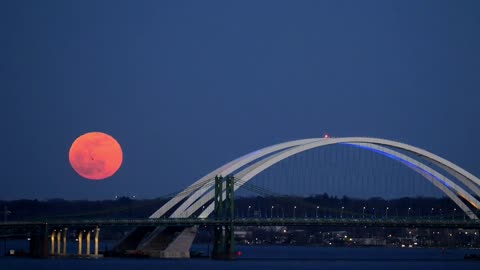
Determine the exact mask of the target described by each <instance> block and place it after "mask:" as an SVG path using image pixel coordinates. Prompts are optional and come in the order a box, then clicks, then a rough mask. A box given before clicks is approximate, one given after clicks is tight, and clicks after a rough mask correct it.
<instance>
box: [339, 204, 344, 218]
mask: <svg viewBox="0 0 480 270" xmlns="http://www.w3.org/2000/svg"><path fill="white" fill-rule="evenodd" d="M344 208H345V207H343V206H342V210H341V211H340V218H343V209H344Z"/></svg>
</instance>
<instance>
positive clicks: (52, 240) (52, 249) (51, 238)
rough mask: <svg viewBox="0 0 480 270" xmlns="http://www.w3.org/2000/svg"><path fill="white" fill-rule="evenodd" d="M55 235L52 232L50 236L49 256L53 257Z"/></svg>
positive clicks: (54, 232) (55, 233)
mask: <svg viewBox="0 0 480 270" xmlns="http://www.w3.org/2000/svg"><path fill="white" fill-rule="evenodd" d="M56 235H57V232H56V231H52V233H51V234H50V254H51V255H55V236H56Z"/></svg>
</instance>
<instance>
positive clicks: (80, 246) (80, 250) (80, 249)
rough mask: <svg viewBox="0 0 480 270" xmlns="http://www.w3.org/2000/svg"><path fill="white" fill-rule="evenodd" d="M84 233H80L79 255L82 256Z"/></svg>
mask: <svg viewBox="0 0 480 270" xmlns="http://www.w3.org/2000/svg"><path fill="white" fill-rule="evenodd" d="M82 244H83V232H82V231H80V232H79V233H78V255H82V248H83V247H82Z"/></svg>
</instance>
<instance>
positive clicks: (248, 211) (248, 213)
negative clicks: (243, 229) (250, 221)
mask: <svg viewBox="0 0 480 270" xmlns="http://www.w3.org/2000/svg"><path fill="white" fill-rule="evenodd" d="M250 208H252V206H251V205H249V206H248V210H247V217H250Z"/></svg>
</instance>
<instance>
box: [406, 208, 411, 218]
mask: <svg viewBox="0 0 480 270" xmlns="http://www.w3.org/2000/svg"><path fill="white" fill-rule="evenodd" d="M411 210H412V208H410V207H408V211H407V217H410V211H411Z"/></svg>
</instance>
